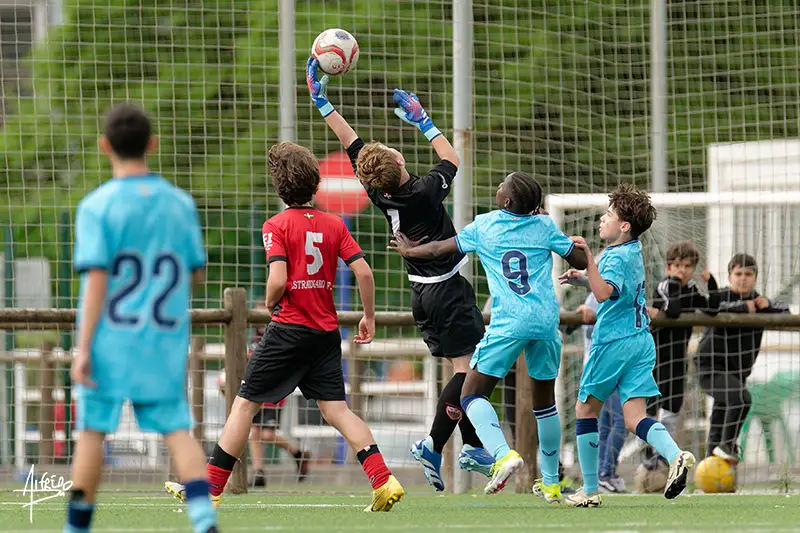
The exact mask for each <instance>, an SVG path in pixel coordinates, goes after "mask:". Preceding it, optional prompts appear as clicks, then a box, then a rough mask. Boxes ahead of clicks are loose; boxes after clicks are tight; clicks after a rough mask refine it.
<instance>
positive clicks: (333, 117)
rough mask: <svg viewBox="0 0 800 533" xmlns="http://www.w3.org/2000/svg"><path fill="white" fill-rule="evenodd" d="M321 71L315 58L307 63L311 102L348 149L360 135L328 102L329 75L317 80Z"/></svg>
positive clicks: (310, 58) (309, 59)
mask: <svg viewBox="0 0 800 533" xmlns="http://www.w3.org/2000/svg"><path fill="white" fill-rule="evenodd" d="M318 69H319V61H317V60H316V59H314V57H313V56H312V57H309V58H308V61H307V62H306V84H307V85H308V92H309V94H311V100H312V101H313V102H314V105H315V106H317V109H319V112H320V114H321V115H322V117H323V118H324V119H325V122H326V123H327V124H328V127H329V128H330V129H331V131H333V133H335V134H336V137H338V138H339V141H340V142H341V143H342V144H343V145H344V147H345V148H348V147H349V146H350V145H351V144H353V141H355V140H356V139H358V135H357V134H356V132H355V131H354V130H353V128H351V127H350V124H348V123H347V121H346V120H345V119H344V117H343V116H342V115H340V114H339V113H337V112H336V110H335V109H334V108H333V104H331V103H330V101H329V100H328V81H329V78H328V75H327V74H325V75H323V76H322V78H319V79H317V75H318V74H317V73H318Z"/></svg>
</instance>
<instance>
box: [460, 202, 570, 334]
mask: <svg viewBox="0 0 800 533" xmlns="http://www.w3.org/2000/svg"><path fill="white" fill-rule="evenodd" d="M456 243H457V244H458V248H459V250H461V251H462V252H463V253H467V252H475V253H477V255H478V257H479V258H480V260H481V264H482V265H483V269H484V270H485V271H486V277H487V279H488V282H489V292H490V293H491V295H492V320H491V322H490V324H489V328H488V329H487V330H486V335H487V336H489V335H502V336H504V337H510V338H515V339H531V340H554V339H558V338H559V337H558V323H559V307H558V300H557V299H556V294H555V289H554V287H553V252H555V253H557V254H559V255H560V256H562V257H566V256H568V255H569V254H570V253H571V252H572V249H573V247H574V244H573V243H572V241H571V240H570V239H569V237H567V236H566V235H564V233H562V232H561V230H560V229H559V228H558V226H556V225H555V223H554V222H553V219H551V218H550V217H549V216H547V215H520V214H516V213H512V212H510V211H506V210H505V209H501V210H498V211H492V212H490V213H486V214H485V215H478V216H477V217H475V220H474V221H473V222H472V223H471V224H469V225H467V226H466V227H465V228H464V229H463V230H462V231H461V232H460V233H459V234H458V235H457V236H456Z"/></svg>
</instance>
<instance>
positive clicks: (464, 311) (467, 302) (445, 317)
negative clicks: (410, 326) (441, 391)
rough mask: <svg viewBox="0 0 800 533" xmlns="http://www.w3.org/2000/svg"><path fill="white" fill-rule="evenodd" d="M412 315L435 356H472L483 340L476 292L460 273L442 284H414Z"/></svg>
mask: <svg viewBox="0 0 800 533" xmlns="http://www.w3.org/2000/svg"><path fill="white" fill-rule="evenodd" d="M411 312H412V313H413V315H414V320H415V321H416V323H417V327H419V329H420V331H422V339H423V340H424V341H425V344H427V345H428V349H429V350H430V351H431V355H433V356H434V357H448V358H451V357H460V356H462V355H469V354H471V353H472V352H474V351H475V345H477V344H478V342H480V340H481V339H482V338H483V333H484V331H485V328H484V326H483V314H482V313H481V311H480V309H478V307H477V306H476V305H475V291H474V290H473V289H472V285H470V284H469V282H468V281H467V280H466V279H464V277H462V276H461V275H460V274H456V275H455V276H453V277H452V278H450V279H448V280H445V281H442V282H440V283H430V284H428V283H412V284H411Z"/></svg>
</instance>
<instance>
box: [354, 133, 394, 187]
mask: <svg viewBox="0 0 800 533" xmlns="http://www.w3.org/2000/svg"><path fill="white" fill-rule="evenodd" d="M356 170H357V171H358V179H360V180H361V181H362V182H364V183H366V184H367V185H369V186H370V187H372V188H373V189H376V190H379V191H385V192H395V191H396V190H397V188H398V187H400V178H401V177H402V173H401V171H400V165H398V164H397V158H396V156H395V154H394V153H393V152H392V151H391V150H390V149H389V147H388V146H386V145H385V144H383V143H379V142H371V143H369V144H366V145H364V147H363V148H362V149H361V151H360V152H359V153H358V159H357V160H356Z"/></svg>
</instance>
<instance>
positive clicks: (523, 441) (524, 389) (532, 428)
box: [514, 354, 539, 493]
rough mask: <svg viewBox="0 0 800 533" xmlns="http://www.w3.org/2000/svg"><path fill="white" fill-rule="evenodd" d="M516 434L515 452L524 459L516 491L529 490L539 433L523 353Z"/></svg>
mask: <svg viewBox="0 0 800 533" xmlns="http://www.w3.org/2000/svg"><path fill="white" fill-rule="evenodd" d="M516 396H517V397H516V402H517V434H516V435H515V436H514V443H515V445H516V448H517V452H518V453H519V454H520V455H521V456H522V459H523V460H524V461H525V467H524V468H523V469H522V470H521V471H520V473H519V474H518V475H517V487H516V492H517V493H525V492H530V491H531V487H532V486H533V480H534V479H536V466H537V465H536V459H537V451H538V448H539V435H538V432H537V427H536V417H534V416H533V382H532V381H531V378H530V377H528V364H527V363H526V362H525V355H524V354H523V355H521V356H520V357H519V359H518V360H517V395H516Z"/></svg>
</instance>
